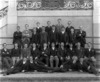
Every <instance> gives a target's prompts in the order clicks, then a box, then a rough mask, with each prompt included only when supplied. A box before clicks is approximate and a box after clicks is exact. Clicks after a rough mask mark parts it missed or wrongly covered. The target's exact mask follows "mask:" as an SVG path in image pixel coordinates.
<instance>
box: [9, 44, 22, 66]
mask: <svg viewBox="0 0 100 82" xmlns="http://www.w3.org/2000/svg"><path fill="white" fill-rule="evenodd" d="M11 57H12V59H13V65H15V63H16V62H18V61H19V59H20V57H21V49H20V48H18V44H17V43H15V44H14V48H13V49H12V50H11Z"/></svg>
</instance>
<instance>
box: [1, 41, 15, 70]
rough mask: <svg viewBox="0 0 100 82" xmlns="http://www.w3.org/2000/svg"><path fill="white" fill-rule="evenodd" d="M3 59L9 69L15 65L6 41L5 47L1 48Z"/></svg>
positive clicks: (3, 63)
mask: <svg viewBox="0 0 100 82" xmlns="http://www.w3.org/2000/svg"><path fill="white" fill-rule="evenodd" d="M1 61H2V65H5V66H6V68H7V69H9V68H10V67H11V66H12V65H13V63H12V59H11V53H10V51H9V50H8V49H7V44H6V43H4V44H3V49H2V50H1Z"/></svg>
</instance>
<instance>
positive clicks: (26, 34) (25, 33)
mask: <svg viewBox="0 0 100 82" xmlns="http://www.w3.org/2000/svg"><path fill="white" fill-rule="evenodd" d="M28 28H29V25H28V24H25V30H24V31H23V32H22V37H23V39H22V42H23V44H30V38H31V37H32V33H31V31H30V30H28Z"/></svg>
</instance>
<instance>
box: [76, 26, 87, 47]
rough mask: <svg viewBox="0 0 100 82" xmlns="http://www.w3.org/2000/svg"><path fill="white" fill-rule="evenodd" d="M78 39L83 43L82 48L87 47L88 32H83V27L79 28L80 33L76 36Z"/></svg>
mask: <svg viewBox="0 0 100 82" xmlns="http://www.w3.org/2000/svg"><path fill="white" fill-rule="evenodd" d="M76 39H77V41H78V42H80V43H81V47H85V44H86V32H85V31H83V30H82V26H80V27H79V32H77V34H76Z"/></svg>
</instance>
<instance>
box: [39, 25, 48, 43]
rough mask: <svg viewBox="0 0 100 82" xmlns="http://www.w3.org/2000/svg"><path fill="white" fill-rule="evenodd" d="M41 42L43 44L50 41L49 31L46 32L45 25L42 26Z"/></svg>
mask: <svg viewBox="0 0 100 82" xmlns="http://www.w3.org/2000/svg"><path fill="white" fill-rule="evenodd" d="M40 42H41V45H42V44H43V43H48V33H47V32H45V27H44V26H43V27H42V32H41V33H40Z"/></svg>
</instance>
